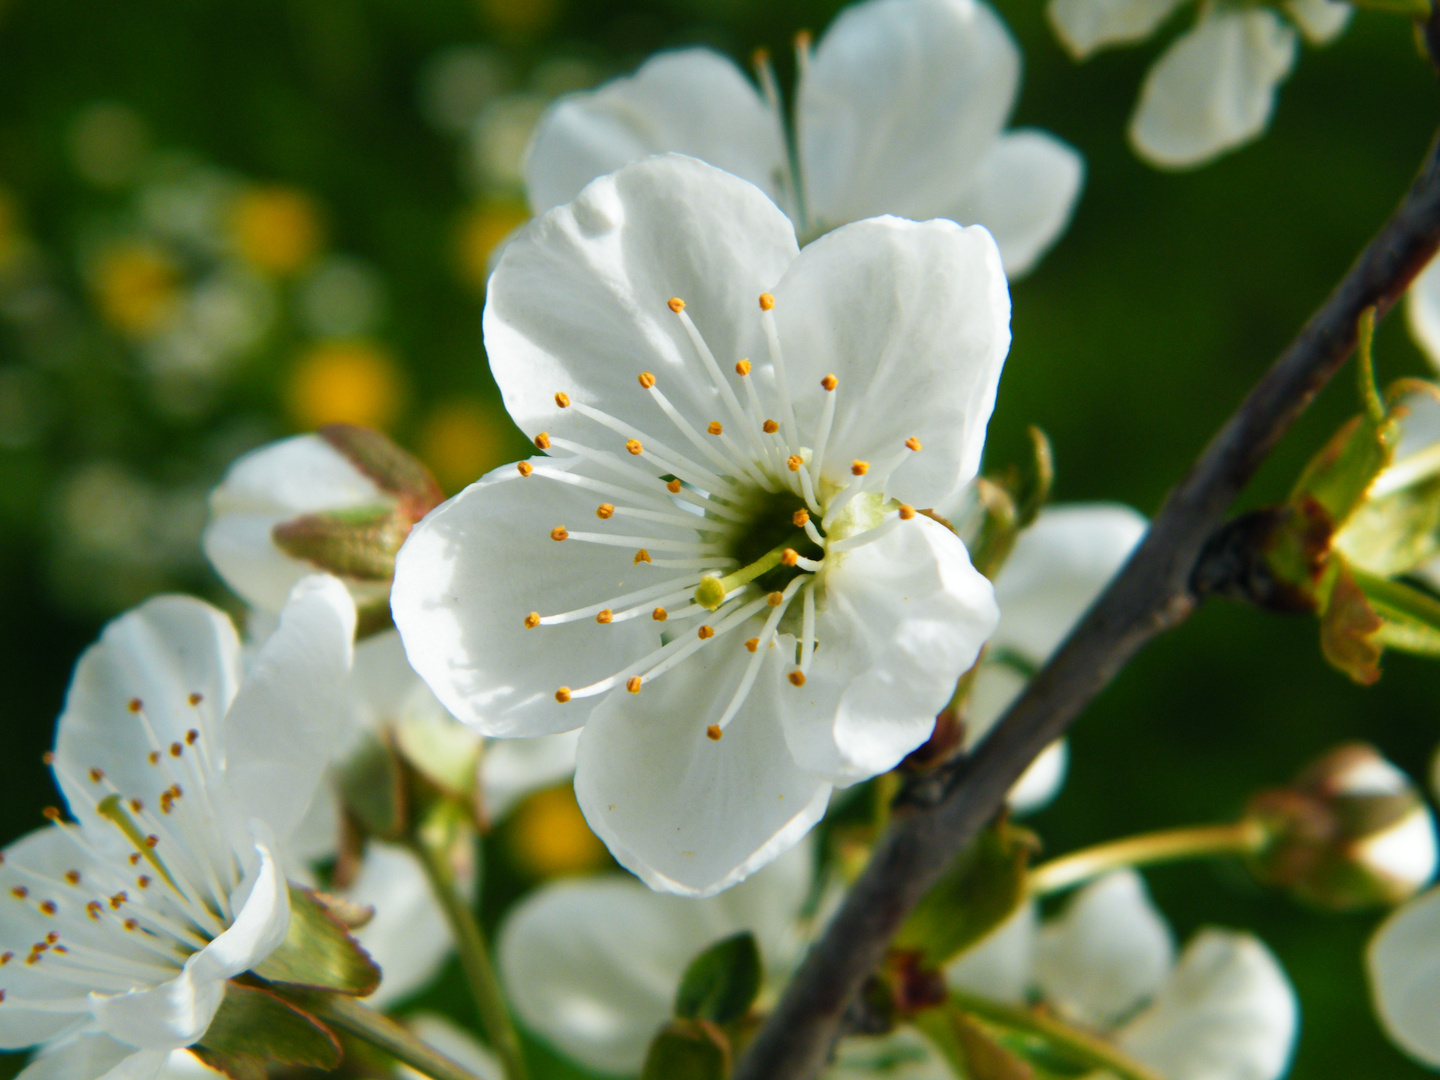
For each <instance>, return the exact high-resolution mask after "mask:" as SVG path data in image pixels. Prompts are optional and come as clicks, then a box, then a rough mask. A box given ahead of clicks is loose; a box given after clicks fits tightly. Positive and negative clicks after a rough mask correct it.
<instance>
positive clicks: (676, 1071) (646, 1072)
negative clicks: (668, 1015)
mask: <svg viewBox="0 0 1440 1080" xmlns="http://www.w3.org/2000/svg"><path fill="white" fill-rule="evenodd" d="M729 1076H730V1040H729V1039H727V1038H726V1037H725V1033H724V1032H723V1031H721V1030H720V1029H719V1028H718V1027H716V1026H715V1025H714V1024H712V1023H710V1022H709V1021H707V1020H673V1021H671V1022H670V1023H669V1024H666V1025H665V1027H663V1028H661V1029H660V1033H659V1034H658V1035H656V1036H655V1038H654V1039H653V1040H652V1041H651V1043H650V1049H649V1050H648V1051H646V1053H645V1065H644V1067H643V1068H641V1070H640V1080H728V1077H729Z"/></svg>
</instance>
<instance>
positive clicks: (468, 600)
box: [392, 388, 689, 736]
mask: <svg viewBox="0 0 1440 1080" xmlns="http://www.w3.org/2000/svg"><path fill="white" fill-rule="evenodd" d="M637 389H638V388H637ZM537 464H538V459H537ZM547 467H550V468H553V467H554V466H553V465H552V466H547ZM598 502H599V496H596V495H592V494H587V493H585V492H584V491H582V490H581V489H579V488H576V487H572V486H570V485H568V484H562V483H559V482H557V481H555V480H550V479H547V478H545V477H544V476H543V475H539V474H538V470H537V474H536V475H532V476H529V477H521V476H520V474H519V473H517V472H516V471H515V469H514V468H513V467H506V468H504V469H499V470H496V471H495V472H493V473H491V474H490V475H489V476H487V477H485V478H484V479H483V480H481V481H479V482H478V483H475V484H472V485H471V486H470V487H468V488H466V489H465V490H464V491H463V492H461V493H460V494H459V495H457V496H455V498H453V499H451V500H450V501H449V502H447V503H444V504H443V505H441V506H440V507H438V508H437V509H435V510H433V511H431V513H430V514H429V515H428V516H427V517H425V518H424V519H423V520H422V521H421V522H420V524H419V525H417V526H416V527H415V528H414V529H413V530H412V531H411V533H410V536H409V537H408V538H407V539H406V541H405V546H404V547H402V548H401V549H400V557H399V559H398V560H397V562H396V566H395V588H394V593H393V599H392V608H393V611H394V614H395V625H396V626H397V627H399V629H400V635H401V637H402V638H404V640H405V649H406V652H407V653H408V654H409V657H410V662H411V663H412V664H413V665H414V667H415V670H416V671H418V672H419V673H420V675H421V676H422V677H423V678H424V679H425V681H426V682H427V683H428V684H429V685H430V688H431V689H432V690H434V691H435V694H436V696H437V697H439V699H440V700H441V702H443V703H444V705H445V707H446V708H447V709H449V710H450V711H451V712H452V713H453V714H454V715H455V716H457V717H458V718H459V719H460V720H461V721H463V722H464V723H466V724H468V725H470V726H471V727H473V728H474V729H475V730H477V731H479V732H480V733H481V734H484V735H498V736H517V735H525V736H531V735H551V734H556V733H558V732H562V731H570V730H573V729H575V728H577V727H579V726H580V725H581V724H583V723H585V718H586V716H587V715H588V714H589V710H590V708H591V707H593V706H594V704H595V703H596V700H598V699H579V700H575V701H570V702H568V703H566V704H564V705H561V704H559V703H558V702H557V701H556V700H555V691H556V690H557V689H559V688H560V687H561V686H572V687H579V686H586V685H588V684H590V683H592V682H595V681H596V680H598V679H602V678H606V677H608V676H609V675H611V674H613V673H614V672H615V671H617V670H618V669H620V668H621V667H622V666H623V665H624V664H625V663H626V662H627V661H629V660H633V659H635V658H638V657H640V656H643V655H645V654H646V653H647V652H649V651H650V650H652V649H655V648H657V647H659V645H660V629H661V624H658V623H655V622H652V621H651V620H650V619H649V618H646V617H643V616H642V617H640V618H635V619H628V620H625V621H622V622H614V623H611V624H610V625H609V626H598V625H596V623H595V620H594V619H593V618H581V619H577V620H575V621H573V622H567V623H560V624H557V625H552V626H537V627H534V628H533V629H532V628H527V627H526V626H525V617H526V616H527V615H529V614H530V613H531V612H532V611H538V612H539V613H540V614H542V615H550V614H558V613H561V612H565V611H570V610H574V609H578V608H581V607H584V606H586V605H591V604H596V603H600V602H603V601H604V600H605V599H606V598H607V597H612V596H620V595H623V594H625V593H629V592H633V591H635V590H637V589H644V588H647V587H650V586H653V585H658V584H662V583H664V582H665V581H666V580H668V579H670V578H672V577H674V575H673V574H672V573H671V572H670V571H668V570H664V569H661V568H659V567H655V566H652V565H648V564H642V565H638V566H637V565H635V564H634V563H633V562H632V557H633V554H634V553H633V552H632V551H630V550H629V549H626V548H616V547H609V546H602V545H598V544H586V543H582V542H580V541H566V542H563V543H556V542H554V541H552V540H551V539H550V538H549V535H548V534H549V531H550V529H551V528H553V527H554V526H557V525H566V526H568V527H570V528H577V527H586V523H587V522H593V521H595V520H596V519H595V507H596V505H597V503H598ZM677 580H678V579H677ZM686 580H689V578H687V579H686Z"/></svg>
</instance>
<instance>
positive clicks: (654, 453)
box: [574, 390, 739, 496]
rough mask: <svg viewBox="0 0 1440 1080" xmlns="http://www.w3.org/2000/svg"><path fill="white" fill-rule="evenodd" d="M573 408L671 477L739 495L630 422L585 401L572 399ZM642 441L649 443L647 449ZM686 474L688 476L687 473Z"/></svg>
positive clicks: (630, 451) (653, 391)
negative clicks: (609, 431)
mask: <svg viewBox="0 0 1440 1080" xmlns="http://www.w3.org/2000/svg"><path fill="white" fill-rule="evenodd" d="M650 392H651V393H652V394H655V393H656V391H655V390H651V391H650ZM574 408H575V411H576V412H578V413H580V414H581V415H582V416H586V417H588V418H589V419H591V420H594V421H595V422H596V423H597V424H600V425H601V426H603V427H607V428H609V429H610V430H611V431H613V432H615V433H616V434H617V435H623V436H624V437H625V449H626V450H627V451H628V452H629V453H630V454H631V456H633V457H639V456H640V455H641V454H645V455H646V456H647V457H649V458H650V459H651V460H652V461H654V462H656V463H657V464H658V465H660V466H662V469H661V471H662V472H668V473H670V474H671V475H672V476H679V477H682V478H685V479H690V480H692V482H698V483H699V484H701V485H702V486H704V487H706V488H708V489H709V490H712V491H715V490H720V491H724V492H726V493H728V494H730V495H732V496H736V495H738V494H739V492H738V491H736V490H735V488H734V487H732V486H731V485H730V484H729V483H727V482H726V481H725V480H724V479H722V478H721V477H720V476H718V475H717V474H715V473H713V472H711V471H710V470H709V469H706V468H704V467H703V466H701V465H699V464H697V463H696V462H694V461H691V460H690V459H689V458H687V457H686V456H685V455H684V454H681V453H680V452H679V451H677V450H675V449H674V448H673V447H670V446H668V445H667V444H665V443H663V442H661V441H660V440H659V439H657V438H655V437H654V436H653V435H649V434H646V433H645V432H642V431H640V430H638V429H637V428H636V427H634V426H633V425H631V424H627V423H625V422H624V421H623V420H619V419H617V418H616V417H613V416H611V415H610V414H609V413H607V412H602V411H601V410H599V409H596V408H593V407H591V406H589V405H586V404H585V403H584V402H580V401H577V402H575V405H574ZM642 435H644V442H642V441H641V438H640V437H641V436H642ZM702 441H703V440H702ZM645 443H649V444H650V445H649V448H648V449H647V448H646V446H645ZM687 474H689V475H688V476H687Z"/></svg>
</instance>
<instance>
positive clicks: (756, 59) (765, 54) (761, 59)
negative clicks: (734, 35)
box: [750, 48, 770, 68]
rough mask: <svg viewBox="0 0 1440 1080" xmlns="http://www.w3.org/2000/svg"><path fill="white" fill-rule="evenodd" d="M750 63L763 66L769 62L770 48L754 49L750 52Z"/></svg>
mask: <svg viewBox="0 0 1440 1080" xmlns="http://www.w3.org/2000/svg"><path fill="white" fill-rule="evenodd" d="M750 63H751V64H753V65H754V66H755V67H757V68H759V67H764V66H765V65H766V64H768V63H770V50H769V49H765V48H760V49H756V50H755V51H754V52H752V53H751V54H750Z"/></svg>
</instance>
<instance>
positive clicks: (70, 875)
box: [65, 870, 80, 885]
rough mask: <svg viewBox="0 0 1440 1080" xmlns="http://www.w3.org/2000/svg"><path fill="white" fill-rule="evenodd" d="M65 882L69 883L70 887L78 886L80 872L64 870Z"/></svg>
mask: <svg viewBox="0 0 1440 1080" xmlns="http://www.w3.org/2000/svg"><path fill="white" fill-rule="evenodd" d="M65 880H66V881H67V882H69V883H70V884H71V885H79V884H80V871H79V870H66V871H65Z"/></svg>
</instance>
